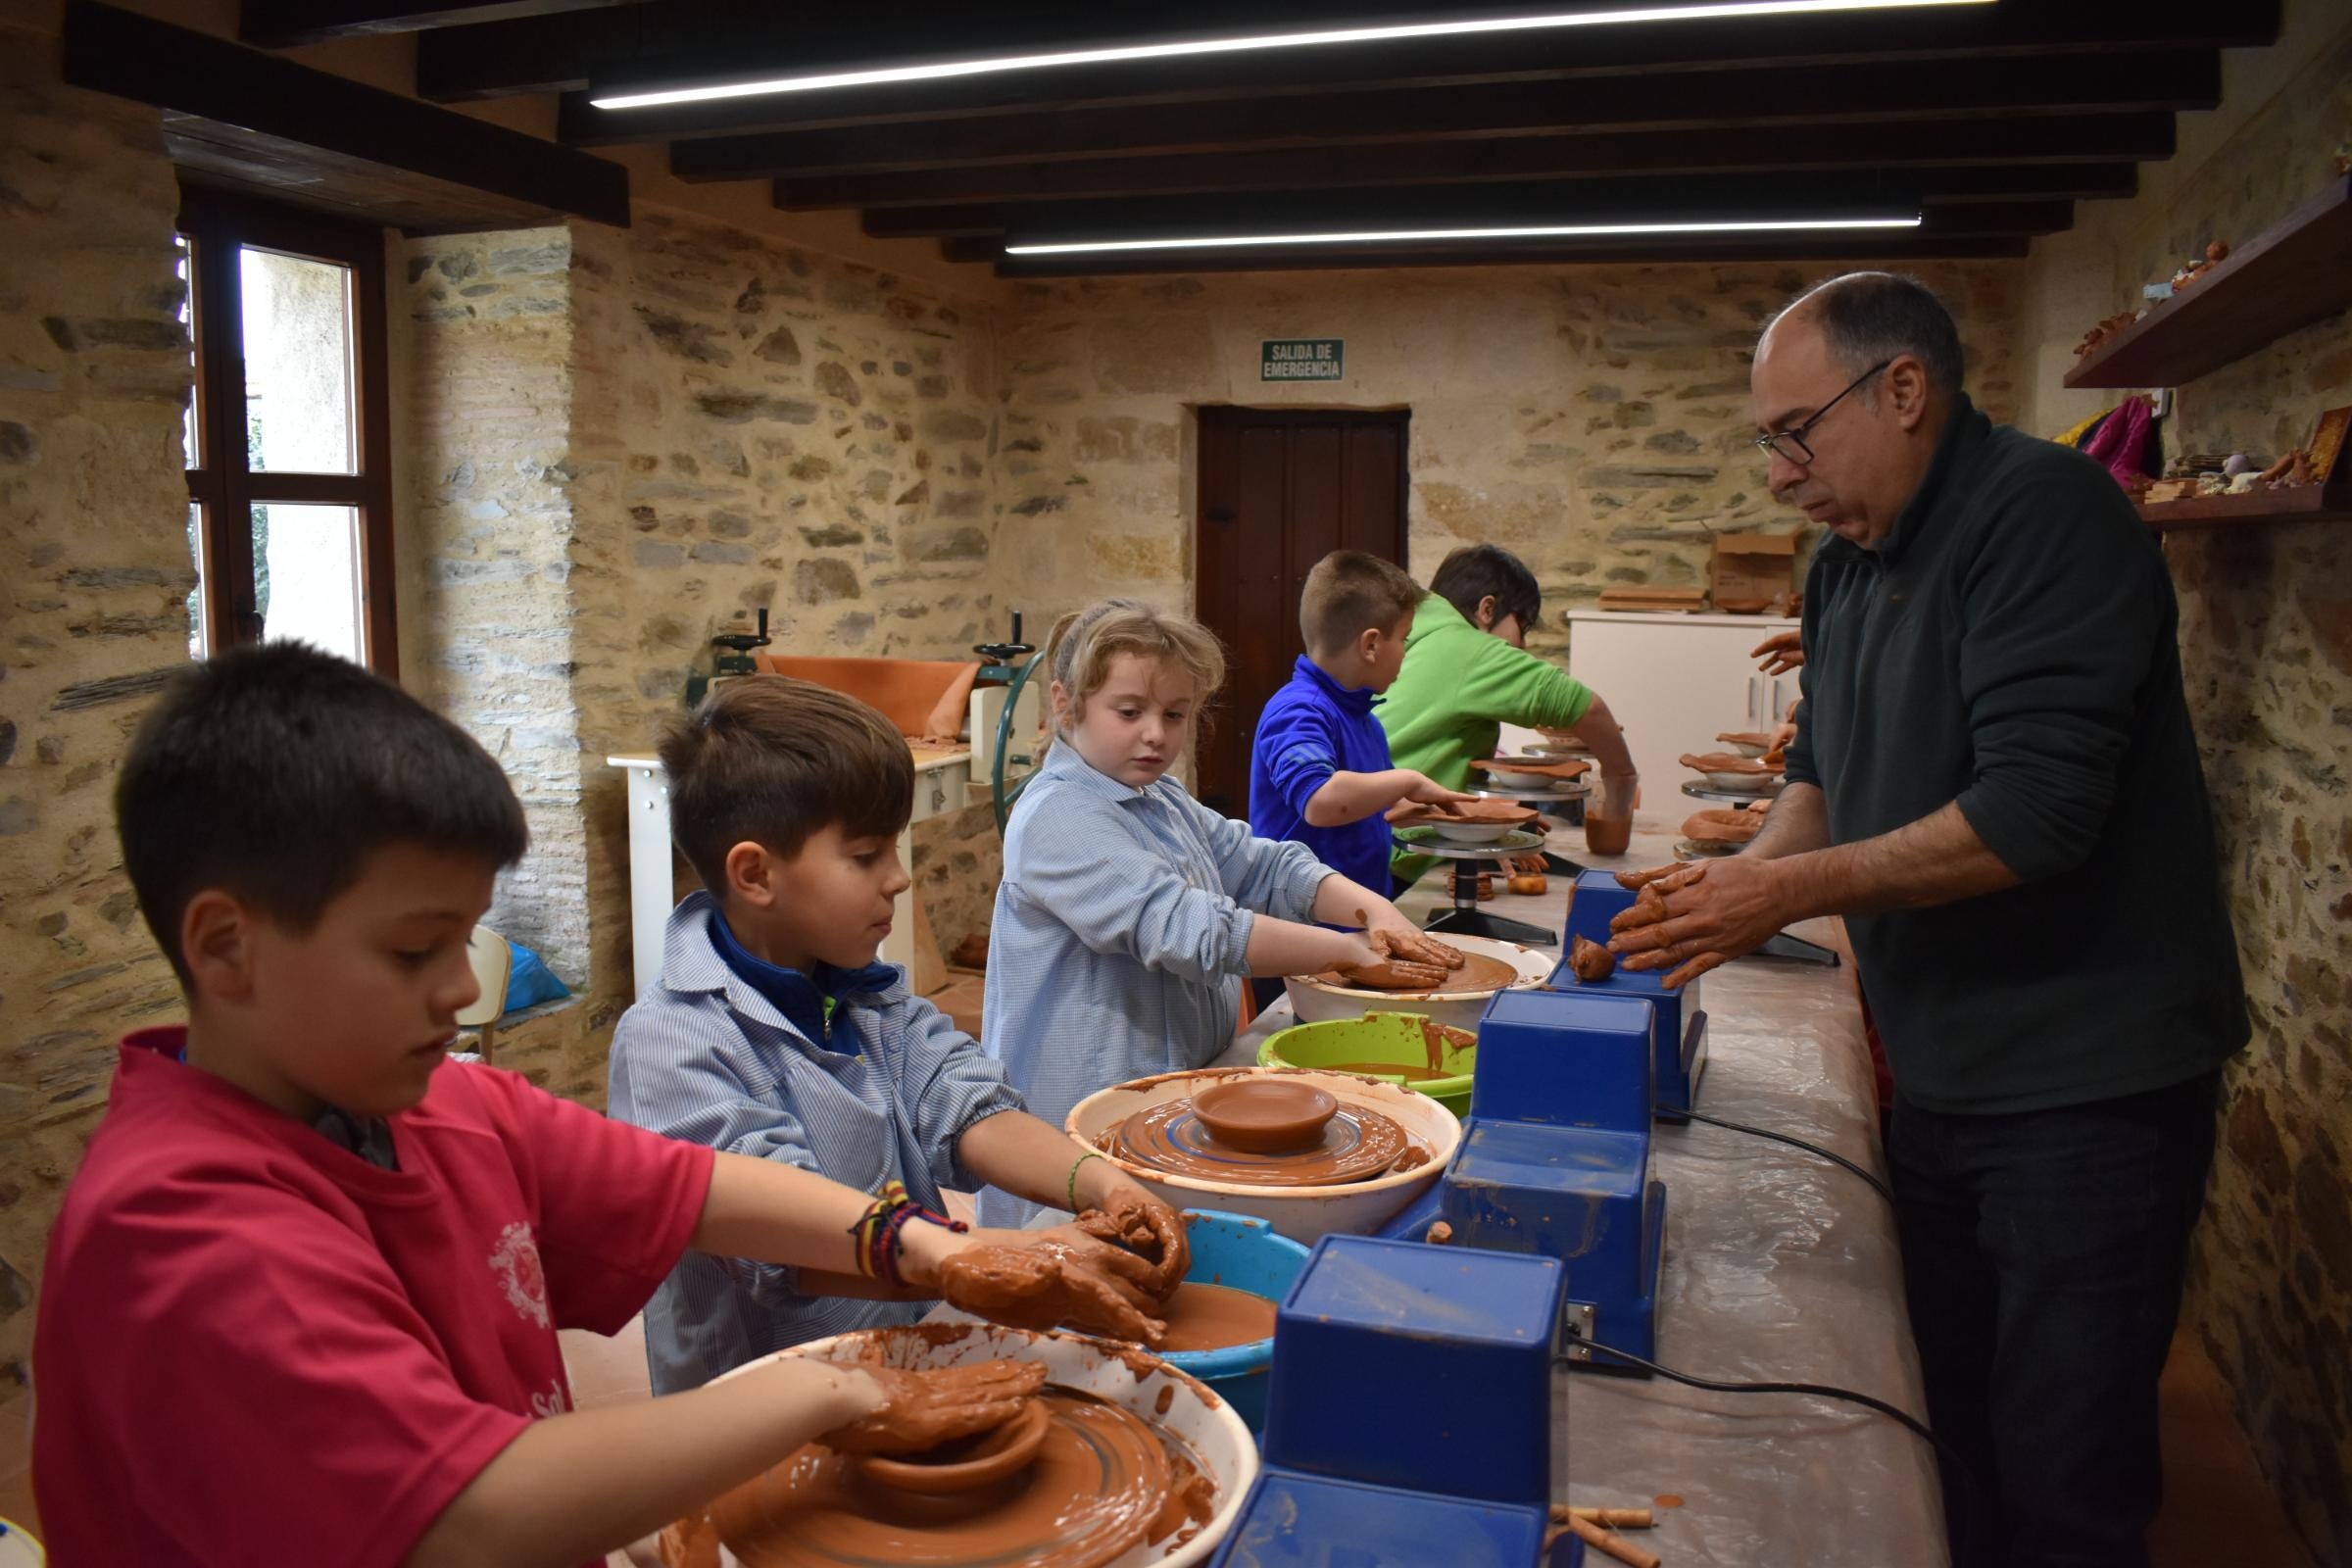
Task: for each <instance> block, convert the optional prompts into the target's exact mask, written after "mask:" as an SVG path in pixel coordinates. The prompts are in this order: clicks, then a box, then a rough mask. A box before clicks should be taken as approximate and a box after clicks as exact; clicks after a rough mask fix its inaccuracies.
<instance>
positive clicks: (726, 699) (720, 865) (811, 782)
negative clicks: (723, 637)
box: [662, 675, 914, 894]
mask: <svg viewBox="0 0 2352 1568" xmlns="http://www.w3.org/2000/svg"><path fill="white" fill-rule="evenodd" d="M662 769H663V771H665V772H666V773H668V775H669V826H670V834H671V836H672V837H674V838H675V839H676V840H677V841H678V849H679V850H680V851H681V852H683V853H684V855H685V857H686V858H687V860H688V861H689V862H690V863H691V864H692V865H693V866H694V869H695V874H696V875H698V876H700V877H701V878H702V879H703V886H705V887H707V888H709V889H710V890H711V892H712V893H714V894H715V893H719V892H721V891H723V890H724V889H725V887H726V885H727V852H728V851H729V850H731V849H733V848H734V847H735V846H736V845H738V844H741V843H744V842H745V841H746V840H749V841H750V842H752V843H754V844H758V845H760V847H762V848H763V849H765V850H767V851H768V852H769V853H771V854H774V855H781V856H791V855H797V854H799V853H800V849H801V846H802V845H804V844H806V843H808V842H809V835H810V834H812V833H817V832H821V831H823V829H824V828H825V827H826V826H827V825H828V824H831V823H836V822H838V823H840V824H841V830H842V832H843V833H844V834H846V835H847V836H849V837H851V838H896V837H897V836H898V833H899V830H900V829H902V828H904V827H905V826H906V825H907V818H908V817H910V816H912V815H913V814H914V756H913V754H912V753H911V752H909V751H908V750H907V737H905V736H904V735H901V734H900V733H899V732H898V730H897V729H896V728H894V727H893V726H892V724H891V722H890V720H889V719H887V718H884V717H883V716H882V715H881V714H880V713H878V712H876V711H874V710H873V709H871V708H869V707H867V706H866V705H865V704H863V703H861V702H859V701H858V699H857V698H855V697H851V696H848V695H846V694H844V693H842V692H837V691H834V690H832V689H831V688H830V687H826V686H818V685H816V684H814V683H813V682H810V681H805V680H794V679H792V678H790V677H789V676H784V675H743V676H738V677H737V678H735V679H733V680H728V681H722V682H721V683H720V684H719V685H718V687H717V688H716V689H715V690H713V691H712V692H711V695H710V696H708V697H706V698H704V699H703V702H702V706H701V707H699V708H697V709H696V710H695V711H693V712H691V713H688V714H686V715H684V716H683V717H681V718H678V719H676V720H674V721H673V722H672V723H671V724H670V726H669V730H668V733H666V734H665V735H663V736H662Z"/></svg>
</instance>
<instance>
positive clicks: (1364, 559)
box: [1299, 550, 1476, 654]
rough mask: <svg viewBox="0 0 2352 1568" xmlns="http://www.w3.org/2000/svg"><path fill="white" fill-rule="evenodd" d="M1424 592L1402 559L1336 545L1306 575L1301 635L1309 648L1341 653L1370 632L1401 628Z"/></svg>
mask: <svg viewBox="0 0 2352 1568" xmlns="http://www.w3.org/2000/svg"><path fill="white" fill-rule="evenodd" d="M1422 597H1423V595H1422V592H1421V585H1420V584H1419V583H1417V582H1415V581H1413V579H1412V578H1410V577H1408V576H1406V575H1405V572H1404V568H1403V567H1402V566H1399V565H1397V563H1395V562H1393V561H1383V560H1381V559H1380V557H1378V556H1375V555H1370V554H1367V553H1366V552H1364V551H1361V550H1334V551H1333V552H1332V553H1331V554H1330V555H1328V556H1325V557H1324V558H1323V559H1322V560H1321V561H1318V562H1316V563H1315V565H1314V569H1313V570H1312V571H1309V572H1308V573H1307V574H1306V586H1305V587H1304V588H1303V589H1301V590H1300V591H1299V637H1300V639H1301V640H1302V641H1304V642H1305V644H1306V651H1307V652H1308V653H1310V654H1336V653H1338V652H1339V651H1340V650H1341V649H1343V648H1346V647H1348V646H1349V645H1350V644H1352V643H1353V642H1354V641H1355V640H1356V639H1357V638H1358V637H1361V636H1362V635H1363V634H1364V633H1366V632H1368V631H1384V632H1386V631H1395V630H1396V629H1397V626H1398V625H1399V624H1400V623H1402V622H1404V621H1406V620H1408V619H1409V618H1410V617H1411V615H1412V613H1413V607H1414V606H1415V605H1418V604H1419V603H1421V600H1422ZM1475 602H1476V601H1473V603H1475Z"/></svg>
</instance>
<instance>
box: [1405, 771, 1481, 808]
mask: <svg viewBox="0 0 2352 1568" xmlns="http://www.w3.org/2000/svg"><path fill="white" fill-rule="evenodd" d="M1401 771H1403V772H1404V773H1405V774H1406V775H1408V776H1409V777H1410V778H1411V779H1412V786H1411V788H1409V789H1407V790H1406V791H1405V792H1404V796H1403V801H1411V802H1415V803H1417V804H1419V805H1422V806H1450V805H1452V804H1453V803H1455V802H1456V801H1475V800H1477V799H1478V797H1477V796H1475V795H1472V794H1470V793H1469V792H1468V791H1466V790H1449V789H1447V788H1446V786H1445V785H1443V784H1441V783H1439V782H1438V781H1437V780H1436V779H1434V778H1431V777H1430V776H1429V775H1428V774H1427V773H1416V772H1414V771H1413V770H1412V769H1411V768H1409V767H1408V768H1404V769H1402V770H1401ZM1403 801H1400V802H1399V803H1398V804H1399V805H1401V804H1403Z"/></svg>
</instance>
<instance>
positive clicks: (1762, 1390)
mask: <svg viewBox="0 0 2352 1568" xmlns="http://www.w3.org/2000/svg"><path fill="white" fill-rule="evenodd" d="M1740 1130H1741V1131H1753V1130H1754V1129H1752V1128H1742V1129H1740ZM1766 1136H1768V1137H1769V1136H1772V1135H1770V1134H1767V1135H1766ZM1817 1152H1818V1151H1817ZM1831 1157H1832V1158H1836V1156H1835V1155H1832V1156H1831ZM1839 1163H1840V1164H1842V1163H1844V1161H1842V1160H1840V1161H1839ZM1865 1174H1867V1173H1865ZM1577 1343H1578V1344H1580V1345H1582V1346H1584V1347H1586V1348H1589V1349H1590V1350H1592V1351H1593V1353H1594V1354H1595V1355H1609V1356H1615V1357H1616V1358H1617V1359H1618V1360H1620V1361H1623V1362H1625V1363H1627V1364H1628V1365H1631V1366H1638V1367H1640V1368H1641V1369H1642V1371H1644V1372H1648V1373H1651V1374H1653V1375H1654V1376H1657V1377H1661V1378H1665V1379H1667V1380H1668V1381H1669V1382H1673V1383H1681V1384H1687V1385H1688V1386H1690V1387H1691V1388H1693V1389H1703V1390H1705V1391H1706V1392H1707V1393H1709V1394H1799V1395H1806V1396H1810V1397H1813V1398H1817V1399H1842V1400H1844V1401H1846V1402H1847V1403H1849V1404H1858V1405H1861V1406H1862V1407H1863V1408H1864V1409H1867V1410H1874V1411H1876V1412H1877V1413H1879V1414H1880V1415H1883V1416H1885V1417H1887V1419H1888V1420H1889V1421H1893V1422H1896V1423H1897V1424H1899V1425H1901V1426H1902V1427H1904V1428H1905V1429H1906V1430H1908V1431H1909V1432H1911V1433H1912V1434H1913V1435H1915V1436H1917V1437H1919V1438H1921V1439H1924V1440H1925V1441H1926V1442H1927V1443H1928V1445H1929V1446H1931V1447H1933V1448H1934V1449H1935V1450H1936V1454H1937V1455H1938V1456H1940V1457H1941V1458H1942V1459H1943V1460H1944V1461H1945V1463H1946V1465H1947V1466H1948V1468H1949V1471H1950V1473H1951V1474H1953V1475H1956V1476H1958V1477H1959V1478H1960V1483H1961V1487H1960V1490H1961V1492H1962V1493H1963V1494H1964V1497H1963V1501H1964V1503H1965V1506H1964V1507H1963V1508H1962V1509H1961V1510H1960V1512H1959V1515H1958V1519H1959V1520H1960V1521H1962V1522H1965V1523H1966V1524H1967V1525H1968V1526H1969V1527H1970V1528H1968V1529H1965V1530H1955V1531H1954V1532H1953V1534H1954V1535H1955V1536H1956V1537H1958V1538H1960V1541H1959V1542H1958V1543H1956V1544H1965V1543H1966V1540H1967V1538H1969V1537H1970V1536H1973V1535H1974V1533H1975V1531H1974V1527H1975V1526H1976V1525H1978V1524H1979V1523H1981V1522H1983V1523H1989V1521H1988V1520H1985V1517H1984V1511H1983V1498H1984V1496H1985V1493H1984V1490H1983V1486H1982V1483H1980V1482H1979V1480H1978V1479H1977V1473H1976V1470H1975V1469H1974V1468H1973V1467H1972V1466H1971V1465H1970V1464H1969V1462H1968V1459H1967V1456H1966V1455H1964V1454H1962V1453H1961V1452H1960V1450H1959V1449H1957V1448H1955V1447H1953V1446H1951V1445H1950V1444H1948V1443H1946V1442H1945V1441H1944V1440H1943V1439H1941V1438H1939V1437H1937V1436H1936V1432H1935V1429H1934V1428H1932V1427H1930V1426H1929V1425H1928V1424H1927V1423H1926V1422H1925V1421H1922V1420H1921V1419H1919V1417H1917V1416H1915V1415H1913V1414H1912V1413H1911V1412H1910V1411H1908V1410H1905V1409H1903V1408H1902V1407H1901V1406H1900V1405H1894V1404H1889V1403H1887V1401H1886V1400H1885V1399H1882V1398H1879V1397H1876V1396H1875V1395H1869V1394H1862V1393H1859V1392H1857V1391H1856V1390H1853V1389H1841V1388H1838V1386H1837V1385H1835V1384H1830V1383H1738V1382H1730V1381H1726V1380H1724V1379H1721V1378H1702V1377H1699V1376H1697V1375H1695V1374H1694V1373H1690V1372H1678V1371H1676V1370H1675V1369H1674V1368H1673V1367H1670V1366H1663V1365H1661V1364H1659V1363H1658V1362H1656V1361H1652V1360H1650V1359H1649V1358H1648V1357H1647V1356H1642V1355H1636V1354H1634V1352H1633V1351H1631V1350H1620V1349H1618V1348H1616V1347H1615V1346H1613V1345H1603V1344H1602V1343H1601V1342H1600V1341H1598V1340H1593V1339H1586V1338H1584V1337H1582V1336H1579V1337H1578V1339H1577ZM1554 1359H1556V1360H1559V1361H1562V1362H1565V1363H1567V1364H1569V1365H1571V1366H1577V1365H1590V1364H1591V1363H1589V1362H1580V1361H1578V1360H1576V1359H1575V1358H1573V1357H1570V1356H1565V1355H1562V1356H1557V1357H1555V1358H1554ZM1953 1560H1954V1561H1955V1562H1966V1561H1969V1560H1971V1559H1970V1558H1969V1556H1968V1554H1967V1553H1966V1552H1965V1551H1955V1552H1954V1553H1953Z"/></svg>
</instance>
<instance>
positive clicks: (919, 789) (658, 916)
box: [605, 746, 972, 996]
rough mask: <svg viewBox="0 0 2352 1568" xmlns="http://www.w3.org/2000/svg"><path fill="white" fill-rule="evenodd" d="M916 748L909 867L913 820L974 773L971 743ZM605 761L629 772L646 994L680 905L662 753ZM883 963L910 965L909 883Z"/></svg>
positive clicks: (903, 850)
mask: <svg viewBox="0 0 2352 1568" xmlns="http://www.w3.org/2000/svg"><path fill="white" fill-rule="evenodd" d="M913 751H914V814H913V816H912V817H911V818H910V819H909V820H908V821H907V827H906V828H905V829H904V830H902V831H901V832H900V834H899V846H898V850H899V863H900V864H901V865H903V866H906V867H907V869H908V870H909V871H911V870H912V869H913V868H914V841H913V836H912V835H913V829H914V824H915V823H916V822H920V821H922V820H923V819H924V818H926V817H932V816H938V815H940V814H941V813H943V812H947V811H956V810H961V809H963V805H964V800H965V796H966V794H967V787H968V786H969V785H970V783H971V780H972V753H971V751H970V750H969V749H968V748H965V749H959V750H956V751H943V750H940V749H937V748H934V747H928V746H917V747H915V748H913ZM605 760H606V762H607V763H609V764H610V765H612V766H613V767H617V768H620V769H622V770H624V771H625V772H626V773H627V774H628V778H629V944H630V946H631V948H632V949H633V950H634V952H633V958H634V962H633V968H634V970H635V975H636V986H637V994H638V995H639V996H643V995H645V994H646V992H648V991H650V990H652V989H653V987H654V986H655V985H656V984H657V983H658V982H659V981H660V980H661V978H662V930H663V928H664V927H665V926H666V925H667V924H668V923H669V911H670V910H671V909H672V908H674V907H676V905H677V891H676V890H677V884H676V878H675V871H674V869H673V865H672V861H671V858H670V857H671V845H670V837H669V777H668V775H667V774H665V773H663V772H662V759H661V758H659V757H656V756H655V755H654V754H653V753H651V752H644V753H637V752H629V753H624V754H622V755H621V756H618V757H608V758H606V759H605ZM881 956H882V959H883V961H884V962H887V963H895V964H899V965H901V966H902V967H905V968H907V969H908V970H909V971H911V970H912V969H913V967H914V889H913V888H912V887H909V888H907V891H906V892H904V893H902V894H900V895H899V902H898V907H896V908H895V909H894V910H893V911H892V914H891V924H890V936H889V938H888V939H887V940H885V941H884V942H883V944H882V953H881Z"/></svg>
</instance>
